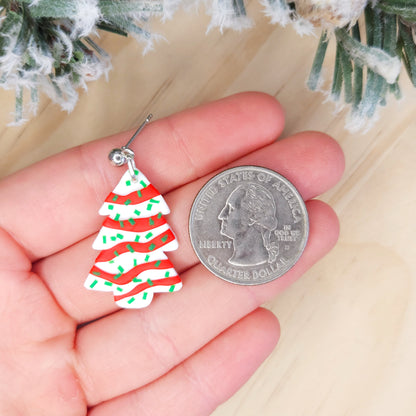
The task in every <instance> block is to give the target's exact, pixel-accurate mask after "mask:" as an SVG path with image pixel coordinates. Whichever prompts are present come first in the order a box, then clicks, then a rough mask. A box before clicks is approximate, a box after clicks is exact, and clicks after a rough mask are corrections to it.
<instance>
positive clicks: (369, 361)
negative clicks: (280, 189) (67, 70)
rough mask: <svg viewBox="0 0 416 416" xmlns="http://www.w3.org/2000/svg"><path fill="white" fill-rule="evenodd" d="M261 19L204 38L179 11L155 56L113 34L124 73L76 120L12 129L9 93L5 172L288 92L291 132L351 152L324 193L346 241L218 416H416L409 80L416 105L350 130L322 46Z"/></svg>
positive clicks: (202, 21)
mask: <svg viewBox="0 0 416 416" xmlns="http://www.w3.org/2000/svg"><path fill="white" fill-rule="evenodd" d="M249 13H250V14H251V16H252V17H253V18H254V20H255V21H256V26H255V28H254V29H252V30H248V31H245V32H243V33H240V34H239V33H235V32H228V31H226V32H225V33H224V34H223V35H222V36H221V35H220V34H219V33H218V32H217V31H212V32H210V33H209V34H208V35H205V29H206V27H207V25H208V21H209V19H208V18H207V17H206V16H205V15H204V14H203V13H201V14H200V15H199V16H198V15H195V14H185V13H179V14H177V15H176V17H175V20H174V22H168V23H167V24H165V25H160V27H159V30H160V31H162V32H163V34H164V35H165V36H166V38H167V39H168V42H160V43H159V44H158V45H157V47H156V50H155V51H153V52H150V53H149V54H148V55H147V56H145V57H142V56H141V48H140V46H138V45H137V44H136V42H135V41H133V40H126V39H124V38H119V37H116V36H114V35H108V34H105V35H103V36H102V39H101V41H100V44H101V45H103V46H104V47H105V48H106V49H107V50H108V51H109V52H110V53H111V54H112V56H113V66H114V70H113V71H112V72H111V73H110V77H109V81H108V82H106V81H105V80H104V79H103V80H100V81H98V82H95V83H92V84H90V85H89V91H88V93H84V92H82V91H80V101H79V104H78V105H77V107H76V109H75V111H74V112H73V113H72V114H70V115H67V114H66V113H63V112H61V110H60V109H59V108H58V107H57V106H56V105H54V104H51V103H50V102H49V101H48V100H47V99H43V100H42V101H41V106H40V109H39V113H38V116H37V117H36V118H34V119H32V120H31V121H30V122H29V123H27V124H26V125H24V126H22V127H17V128H16V127H13V128H11V127H6V126H5V125H6V123H7V122H8V121H10V119H11V118H10V115H9V111H12V110H13V105H14V104H13V94H12V93H9V92H4V91H0V104H1V108H2V112H1V115H0V126H1V130H0V151H1V155H2V156H1V160H0V175H1V176H4V175H6V174H8V173H10V172H12V171H15V170H17V169H20V168H23V167H24V166H27V165H28V164H30V163H32V162H34V161H36V160H40V159H42V158H45V157H46V156H48V155H50V154H54V153H57V152H59V151H61V150H63V149H65V148H69V147H72V146H75V145H77V144H79V143H83V142H86V141H89V140H92V139H95V138H98V137H100V136H105V135H109V134H111V133H115V132H118V131H122V130H125V129H128V128H132V127H134V126H136V125H137V124H138V122H139V121H140V120H141V119H142V117H143V115H144V114H145V112H147V111H148V110H149V109H151V111H152V112H153V113H154V114H156V115H157V117H158V118H160V117H163V116H165V115H167V114H169V113H172V112H176V111H178V110H181V109H183V108H186V107H188V106H194V105H197V104H199V103H202V102H204V101H207V100H212V99H216V98H220V97H223V96H225V95H228V94H231V93H234V92H238V91H244V90H258V91H264V92H267V93H270V94H273V95H275V96H276V97H277V98H278V99H279V100H280V101H281V102H282V104H283V106H284V107H285V108H286V111H287V125H286V128H285V132H284V134H285V135H289V134H291V133H294V132H297V131H301V130H304V129H316V130H322V131H324V132H326V133H328V134H330V135H332V136H334V137H335V138H336V139H337V140H338V142H339V143H340V144H341V146H342V148H343V149H344V152H345V155H346V160H347V167H346V172H345V175H344V178H343V180H342V182H341V183H340V184H339V186H337V187H336V188H335V189H334V190H332V191H331V192H329V193H327V194H326V195H324V196H323V197H322V199H323V200H325V201H327V202H328V203H330V204H331V205H332V206H333V207H334V208H335V210H336V211H337V213H338V214H339V216H340V220H341V227H342V229H341V237H340V240H339V243H338V245H337V247H336V248H335V249H334V250H333V251H332V252H331V253H330V255H329V256H328V257H326V258H325V259H324V260H323V261H321V262H320V263H319V264H317V265H316V266H315V267H314V268H313V269H312V270H311V271H310V272H309V273H308V274H307V275H305V276H304V277H303V278H302V279H300V280H299V281H298V282H297V283H296V284H295V285H293V286H292V287H291V288H289V289H288V290H287V291H286V292H284V293H283V294H281V295H280V296H278V298H276V299H275V300H274V301H273V302H270V304H268V305H267V306H268V307H270V308H271V309H272V310H273V311H274V312H275V313H276V315H277V316H278V317H279V319H280V322H281V326H282V335H281V340H280V342H279V345H278V347H277V349H276V350H275V351H274V353H273V354H272V355H271V357H270V358H269V359H268V360H267V361H266V362H265V363H264V365H263V366H262V367H261V368H260V369H259V370H258V371H257V373H256V374H255V375H254V376H253V377H252V379H251V380H250V381H249V382H248V383H247V384H246V385H245V386H244V388H243V389H242V390H240V391H239V392H238V393H237V394H236V395H235V396H234V397H233V398H232V399H231V400H229V401H228V402H227V403H225V404H224V405H222V406H221V407H220V408H218V409H217V410H216V411H215V412H214V415H215V416H232V415H238V416H251V415H262V416H272V415H273V416H274V415H282V416H283V415H284V416H301V415H302V416H303V415H307V416H312V415H319V416H327V415H328V416H338V415H354V416H373V415H377V416H384V415H389V416H390V415H392V414H394V415H400V416H411V415H415V414H416V394H415V384H416V383H415V374H416V286H415V281H414V279H415V277H416V276H415V270H416V250H415V237H414V235H415V229H416V227H415V220H414V217H415V206H416V190H415V176H416V175H415V163H414V161H415V157H416V137H415V133H416V124H415V123H416V122H415V111H416V100H415V98H416V92H415V91H414V90H413V89H412V88H411V87H410V86H409V84H408V83H407V82H404V84H403V90H404V94H405V98H404V99H403V100H402V101H401V102H394V101H392V102H390V103H389V106H388V109H387V110H386V111H383V112H382V113H381V119H380V121H379V122H378V123H377V124H376V126H375V127H374V128H373V129H372V130H371V131H370V132H368V133H367V134H364V135H352V134H349V133H348V132H346V131H345V130H344V121H345V113H344V112H341V113H339V114H337V115H335V114H334V106H333V105H332V104H331V103H324V97H323V96H322V95H321V94H319V93H311V92H309V91H307V90H306V88H305V80H306V78H307V74H308V70H309V67H310V65H311V62H312V59H313V54H314V49H315V45H316V42H317V40H316V39H313V38H300V37H299V36H297V35H296V34H295V33H294V31H293V30H292V29H291V28H286V29H282V28H279V27H277V26H272V25H270V24H268V22H267V20H266V19H265V18H263V17H262V16H261V14H260V12H259V6H258V3H257V2H251V3H250V5H249ZM331 53H332V52H331ZM402 78H403V80H405V78H406V77H405V76H402Z"/></svg>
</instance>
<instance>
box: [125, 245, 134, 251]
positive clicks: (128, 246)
mask: <svg viewBox="0 0 416 416" xmlns="http://www.w3.org/2000/svg"><path fill="white" fill-rule="evenodd" d="M126 247H127V249H128V250H129V251H130V253H134V248H133V247H132V246H131V245H130V244H127V245H126Z"/></svg>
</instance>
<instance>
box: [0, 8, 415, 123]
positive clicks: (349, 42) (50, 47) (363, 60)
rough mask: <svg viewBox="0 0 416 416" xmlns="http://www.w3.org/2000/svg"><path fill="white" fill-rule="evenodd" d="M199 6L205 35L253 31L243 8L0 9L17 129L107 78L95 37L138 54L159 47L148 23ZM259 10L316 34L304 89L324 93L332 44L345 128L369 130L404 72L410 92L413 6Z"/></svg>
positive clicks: (2, 59) (335, 93)
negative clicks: (118, 39)
mask: <svg viewBox="0 0 416 416" xmlns="http://www.w3.org/2000/svg"><path fill="white" fill-rule="evenodd" d="M200 3H203V4H205V7H206V10H207V13H208V14H209V15H210V16H211V22H210V24H209V26H208V28H207V31H210V30H212V29H213V28H219V30H220V31H221V32H223V31H224V30H226V29H233V30H242V29H245V28H247V27H250V26H252V24H253V22H252V20H251V19H250V18H249V17H248V16H247V11H246V5H245V2H244V0H160V1H158V0H60V1H55V0H13V1H12V0H0V86H2V87H3V88H6V89H14V90H15V91H16V113H15V115H16V118H15V122H16V123H17V124H19V123H21V122H23V121H24V115H25V114H26V113H28V111H29V110H31V111H33V112H35V111H36V108H37V105H38V97H39V92H40V91H43V92H45V93H46V94H47V95H48V96H49V97H51V99H52V100H53V101H55V102H57V103H58V104H60V105H61V106H62V108H63V109H65V110H68V111H70V110H72V109H73V108H74V106H75V104H76V102H77V99H78V92H77V90H78V89H79V88H80V87H81V88H84V89H85V88H86V83H87V82H88V81H90V80H95V79H98V78H99V77H100V76H102V75H105V76H106V75H107V73H108V71H109V70H110V68H111V62H110V57H109V56H108V54H107V53H106V52H105V51H104V50H103V49H102V48H101V47H100V46H98V44H97V43H96V42H95V41H94V40H93V37H94V36H96V35H98V33H99V31H100V30H106V31H109V32H113V33H115V34H119V35H123V36H127V35H131V36H133V37H135V38H136V39H138V40H139V41H144V42H145V48H144V51H146V50H148V49H150V48H151V47H152V45H153V42H154V40H155V39H157V38H158V36H157V35H156V34H154V33H152V32H151V30H150V29H149V23H150V21H151V18H152V17H153V16H159V17H161V18H162V20H163V19H168V18H171V17H172V16H173V14H174V13H175V11H176V10H177V9H178V8H180V7H183V8H186V9H188V10H189V9H190V8H191V7H192V6H198V5H199V4H200ZM259 3H260V4H261V5H262V7H263V11H264V13H265V15H266V16H268V17H269V19H270V22H271V23H273V24H276V23H277V24H280V25H282V26H285V25H288V24H292V25H293V26H294V28H295V29H296V31H297V32H298V33H299V34H301V35H304V34H311V33H314V32H315V31H316V28H321V30H322V35H321V37H320V40H319V42H318V47H317V51H316V55H315V59H314V61H313V64H312V69H311V72H310V76H309V79H308V82H307V85H308V87H309V88H310V89H312V90H323V87H322V85H323V84H324V83H323V80H322V78H323V77H322V68H323V62H324V59H325V55H326V52H327V47H328V44H329V42H330V41H334V42H335V44H336V55H335V64H334V72H333V78H332V86H331V88H330V91H329V92H328V96H329V97H330V98H331V99H332V100H334V101H336V102H338V103H340V104H341V103H346V104H348V105H350V106H351V111H350V116H349V123H348V127H349V128H350V129H352V130H358V129H362V128H364V127H365V126H369V124H370V123H369V121H371V120H373V119H374V118H375V115H376V114H377V109H378V107H379V106H383V105H385V104H386V102H387V97H388V96H389V94H392V95H393V96H395V97H396V98H399V97H400V88H399V85H398V77H399V74H400V71H401V67H402V64H403V65H404V66H405V68H406V70H407V73H408V75H409V77H410V79H411V81H412V83H413V84H414V85H415V87H416V45H415V39H416V36H415V28H416V0H349V1H345V0H292V1H291V0H259ZM27 90H28V91H30V94H29V95H30V101H29V99H28V98H25V96H26V95H28V94H24V91H27ZM24 103H26V105H24Z"/></svg>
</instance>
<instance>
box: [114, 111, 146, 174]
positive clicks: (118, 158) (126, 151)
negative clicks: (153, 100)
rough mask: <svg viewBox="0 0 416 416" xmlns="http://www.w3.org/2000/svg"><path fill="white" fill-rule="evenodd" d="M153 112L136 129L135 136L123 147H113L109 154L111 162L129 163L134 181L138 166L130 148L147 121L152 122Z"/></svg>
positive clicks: (118, 163)
mask: <svg viewBox="0 0 416 416" xmlns="http://www.w3.org/2000/svg"><path fill="white" fill-rule="evenodd" d="M152 117H153V114H149V115H148V116H147V117H146V119H145V120H144V121H143V123H142V124H140V126H139V128H138V129H137V130H136V131H135V133H134V134H133V136H131V138H130V139H129V141H128V142H127V143H126V144H125V146H123V147H121V148H116V149H113V150H112V151H111V152H110V153H109V155H108V158H109V159H110V162H111V164H112V165H114V166H123V165H125V164H126V163H127V165H128V167H129V172H130V176H131V178H132V180H133V181H134V182H136V181H137V174H136V172H137V168H136V164H135V163H134V152H133V150H131V149H130V148H129V146H130V145H131V143H132V142H133V140H134V139H135V138H136V137H137V135H138V134H139V133H140V132H141V131H142V130H143V129H144V127H145V126H146V124H147V123H149V122H150V120H151V119H152Z"/></svg>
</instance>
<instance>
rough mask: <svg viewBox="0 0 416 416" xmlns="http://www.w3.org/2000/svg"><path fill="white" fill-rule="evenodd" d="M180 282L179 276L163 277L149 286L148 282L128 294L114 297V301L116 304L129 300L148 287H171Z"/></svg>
mask: <svg viewBox="0 0 416 416" xmlns="http://www.w3.org/2000/svg"><path fill="white" fill-rule="evenodd" d="M180 282H181V278H180V277H179V276H172V277H165V278H164V279H157V280H153V281H152V283H153V284H152V285H150V284H149V283H148V282H144V283H140V284H139V285H137V286H136V287H135V288H134V289H133V290H131V291H130V292H128V293H124V294H123V295H119V296H114V300H115V301H116V302H117V301H118V300H121V299H124V298H129V297H131V296H134V295H137V294H138V293H140V292H143V291H144V290H146V289H149V287H152V286H172V285H176V284H177V283H180Z"/></svg>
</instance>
